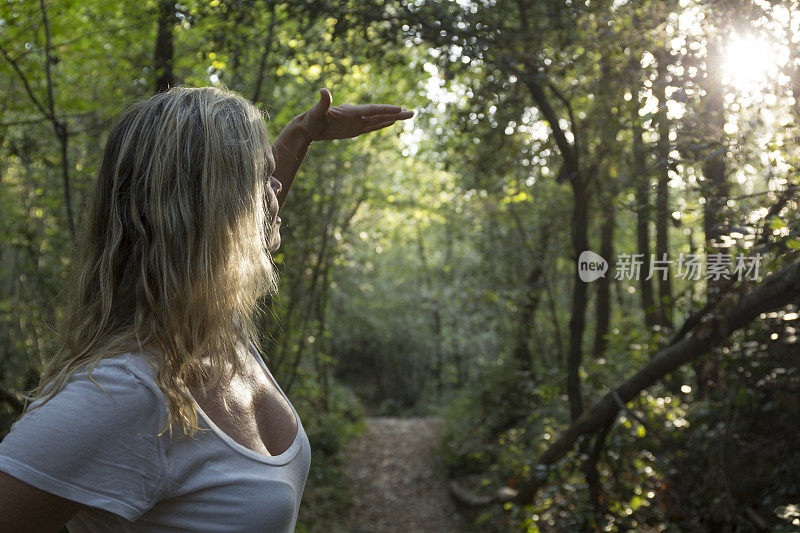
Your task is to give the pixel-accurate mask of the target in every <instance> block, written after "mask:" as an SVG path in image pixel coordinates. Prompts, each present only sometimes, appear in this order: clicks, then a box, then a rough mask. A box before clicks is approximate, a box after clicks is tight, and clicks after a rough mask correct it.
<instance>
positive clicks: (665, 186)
mask: <svg viewBox="0 0 800 533" xmlns="http://www.w3.org/2000/svg"><path fill="white" fill-rule="evenodd" d="M668 57H669V54H668V53H666V51H662V52H661V53H660V54H658V66H657V72H658V74H657V77H656V80H655V82H654V83H653V95H654V96H655V97H656V98H658V105H659V111H658V113H657V114H656V117H657V118H656V120H657V121H658V142H657V143H656V160H657V161H658V164H657V165H656V169H657V170H656V172H657V173H658V178H657V181H656V259H658V260H660V261H668V259H669V217H670V213H669V169H670V163H669V161H670V158H669V157H670V156H669V153H670V140H669V130H670V124H669V119H667V104H666V102H667V92H666V88H667V76H668V75H669V72H668V71H667V58H668ZM662 264H663V265H665V266H666V267H667V273H666V275H664V274H663V273H661V272H659V273H658V281H657V283H658V310H659V313H658V318H659V322H660V323H661V325H662V326H663V327H666V328H669V329H671V328H672V281H671V273H670V272H669V265H670V263H669V262H666V263H662Z"/></svg>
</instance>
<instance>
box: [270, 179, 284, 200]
mask: <svg viewBox="0 0 800 533" xmlns="http://www.w3.org/2000/svg"><path fill="white" fill-rule="evenodd" d="M269 186H270V187H272V190H273V191H275V195H276V196H277V195H278V193H279V192H281V189H283V185H281V182H280V181H278V180H277V179H275V178H274V177H270V178H269Z"/></svg>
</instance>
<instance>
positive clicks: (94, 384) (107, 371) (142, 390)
mask: <svg viewBox="0 0 800 533" xmlns="http://www.w3.org/2000/svg"><path fill="white" fill-rule="evenodd" d="M48 389H49V387H47V388H45V391H44V392H45V393H47V391H48ZM43 400H44V398H39V399H37V400H35V401H34V402H32V403H31V404H30V406H29V408H28V409H27V410H26V411H32V412H36V410H37V408H38V407H39V405H40V404H44V405H42V407H47V406H48V404H50V405H51V406H50V407H49V410H60V409H65V410H71V409H75V408H81V409H86V412H87V413H89V412H95V411H100V412H101V413H102V414H103V415H108V414H109V411H110V412H112V413H114V414H113V416H120V415H124V413H125V412H129V413H131V415H133V416H136V414H141V413H142V412H148V411H149V412H153V411H160V410H161V409H160V406H162V405H163V403H164V395H163V393H162V392H161V389H159V387H158V385H157V384H156V369H155V367H154V366H153V364H152V363H151V362H150V359H149V358H148V357H146V356H143V355H140V354H136V353H123V354H119V355H115V356H111V357H105V358H103V359H100V360H99V361H97V362H95V363H93V364H88V365H86V366H83V367H81V368H79V369H78V370H77V371H76V372H75V373H74V374H73V375H72V376H70V378H69V379H68V380H67V382H66V383H65V384H64V386H63V387H62V388H61V390H59V391H58V392H57V393H56V394H55V395H54V396H53V397H52V398H50V399H49V401H47V402H43ZM56 406H58V407H59V408H60V409H55V408H56ZM159 418H160V417H159Z"/></svg>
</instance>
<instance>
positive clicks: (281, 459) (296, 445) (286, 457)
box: [186, 340, 303, 466]
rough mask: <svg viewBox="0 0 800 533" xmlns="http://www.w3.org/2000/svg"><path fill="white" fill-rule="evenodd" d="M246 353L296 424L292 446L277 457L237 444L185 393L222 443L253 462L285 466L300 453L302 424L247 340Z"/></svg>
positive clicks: (187, 390) (290, 403) (187, 391)
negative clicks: (258, 367) (266, 378)
mask: <svg viewBox="0 0 800 533" xmlns="http://www.w3.org/2000/svg"><path fill="white" fill-rule="evenodd" d="M247 351H248V352H250V354H251V355H252V356H253V357H254V358H255V359H256V360H257V361H258V363H259V365H260V366H261V368H263V369H264V373H265V374H266V375H267V377H268V378H269V379H270V381H272V383H273V385H275V387H276V388H277V389H278V392H280V393H281V396H283V398H284V399H285V400H286V403H288V404H289V407H291V408H292V413H294V419H295V422H296V425H297V434H296V435H295V436H294V440H293V441H292V444H290V445H289V447H288V448H287V449H286V450H284V452H283V453H280V454H278V455H264V454H263V453H260V452H257V451H255V450H251V449H250V448H248V447H247V446H244V445H242V444H239V443H238V442H236V441H235V440H234V439H233V438H232V437H231V436H230V435H228V434H227V433H225V432H224V431H222V429H220V428H219V426H217V425H216V424H215V423H214V421H213V420H211V417H210V416H208V415H207V414H206V412H205V411H203V408H202V407H200V404H199V403H197V400H195V399H194V396H192V394H191V392H189V389H188V387H186V393H187V394H188V395H189V397H190V398H191V399H192V402H194V405H195V407H196V408H197V411H198V413H199V414H200V415H202V417H203V418H204V419H205V421H206V422H208V425H209V428H208V429H210V430H211V431H212V432H213V433H215V434H216V435H217V436H218V437H219V438H220V439H221V440H222V441H223V442H225V443H226V444H227V445H228V446H230V447H231V448H232V449H233V450H235V451H237V452H239V453H240V454H242V455H244V456H246V457H248V458H250V459H253V460H255V461H258V462H261V463H266V464H269V465H274V466H282V465H285V464H287V463H289V462H291V461H292V459H294V457H295V456H296V455H297V452H299V451H300V447H301V432H302V429H303V426H302V424H301V422H300V415H298V414H297V410H296V409H295V408H294V405H292V402H290V401H289V398H288V397H287V396H286V394H285V393H284V392H283V389H281V387H280V385H278V382H277V381H276V380H275V378H274V377H272V372H270V371H269V369H268V368H267V365H266V364H265V363H264V361H263V360H262V359H261V357H260V356H258V355H257V354H256V353H255V352H254V351H253V343H252V342H251V341H249V340H248V347H247ZM202 429H206V428H202Z"/></svg>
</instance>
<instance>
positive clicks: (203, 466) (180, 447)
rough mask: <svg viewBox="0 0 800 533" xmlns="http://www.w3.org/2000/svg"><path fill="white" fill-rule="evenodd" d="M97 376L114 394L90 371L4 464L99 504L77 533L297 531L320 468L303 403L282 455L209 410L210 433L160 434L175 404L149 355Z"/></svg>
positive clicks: (84, 513) (36, 420) (109, 365)
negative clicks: (243, 439)
mask: <svg viewBox="0 0 800 533" xmlns="http://www.w3.org/2000/svg"><path fill="white" fill-rule="evenodd" d="M250 352H251V353H252V354H253V355H254V356H255V357H256V359H257V360H258V361H259V363H261V366H262V367H263V368H264V370H265V372H266V373H267V375H268V376H269V378H270V379H271V380H272V381H273V382H274V381H275V380H274V378H273V377H272V374H271V373H270V372H269V369H267V367H266V365H265V364H264V363H263V361H262V360H261V357H260V356H258V355H257V353H254V350H253V349H252V345H251V350H250ZM92 378H93V379H94V381H96V382H97V383H98V384H99V385H100V386H101V387H103V389H105V390H106V391H107V392H108V395H106V394H105V393H104V392H103V391H102V390H100V389H98V388H97V386H96V385H95V384H94V383H92V382H91V381H90V380H89V376H88V373H87V371H86V370H83V371H81V372H78V373H76V374H75V375H74V376H73V377H72V379H71V380H70V381H69V382H68V383H67V385H66V386H65V387H64V389H62V390H61V391H60V392H59V393H58V394H56V395H55V396H54V397H53V398H52V399H51V400H50V401H49V402H47V403H46V404H45V405H43V406H42V407H41V408H39V409H35V410H33V411H30V412H26V414H25V415H24V416H22V417H21V418H20V419H19V420H17V421H16V422H15V423H14V425H12V426H11V431H10V432H9V433H8V435H7V436H6V437H5V438H4V439H3V441H2V442H0V471H2V472H5V473H7V474H9V475H11V476H13V477H15V478H17V479H20V480H21V481H24V482H25V483H28V484H29V485H33V486H34V487H37V488H39V489H41V490H44V491H47V492H50V493H52V494H55V495H57V496H61V497H63V498H66V499H69V500H73V501H76V502H80V503H83V504H85V505H88V506H90V507H87V508H85V509H83V510H81V511H80V512H78V513H77V514H76V515H75V516H74V518H72V519H71V520H70V521H69V522H68V523H67V527H68V528H69V531H70V533H81V532H98V531H113V532H150V531H153V532H155V531H158V532H170V531H196V532H213V533H220V532H225V531H230V532H241V533H244V532H248V533H249V532H253V533H255V532H259V533H272V532H291V531H294V528H295V523H296V521H297V512H298V510H299V506H300V499H301V498H302V496H303V488H304V486H305V482H306V478H307V476H308V470H309V467H310V463H311V448H310V446H309V443H308V438H307V436H306V433H305V431H304V430H303V426H302V424H301V423H300V417H299V415H298V414H297V411H296V410H295V408H294V406H292V411H293V412H294V415H295V417H296V420H297V436H296V437H295V439H294V442H293V443H292V445H291V446H290V447H289V449H288V450H286V451H285V452H284V453H282V454H280V455H276V456H272V457H270V456H266V455H263V454H261V453H258V452H256V451H253V450H250V449H248V448H246V447H245V446H242V445H241V444H239V443H237V442H236V441H234V440H233V439H232V438H231V437H229V436H228V435H226V434H225V433H223V432H222V431H221V430H220V429H219V428H218V427H217V426H216V425H215V424H214V423H213V421H212V420H211V419H210V418H209V417H208V416H206V415H205V413H203V412H202V410H201V409H200V410H199V413H198V414H199V425H200V427H201V428H208V429H205V430H204V431H198V432H197V434H196V436H195V437H194V438H193V439H187V438H185V437H183V435H182V433H181V431H180V430H177V431H175V432H174V438H173V439H170V437H169V433H164V434H163V435H161V436H159V435H158V433H159V431H160V430H161V428H162V427H163V425H164V424H165V423H166V418H167V410H166V402H165V398H164V396H163V394H162V392H161V390H160V389H159V388H158V386H157V385H156V382H155V369H154V368H153V366H151V364H150V363H149V362H148V361H146V360H145V359H144V358H143V357H142V356H139V355H136V354H123V355H120V356H117V357H111V358H108V359H105V360H103V361H101V362H100V363H99V364H98V365H97V366H96V367H95V368H94V370H93V371H92ZM276 386H277V383H276ZM278 390H280V392H281V394H282V395H283V397H284V398H286V395H285V394H284V393H283V390H281V389H280V387H278ZM286 401H287V402H288V401H289V400H288V398H287V399H286ZM39 403H40V400H37V401H36V402H33V404H32V405H31V407H33V406H34V405H38V404H39ZM289 405H290V406H291V402H290V403H289ZM198 407H199V406H198ZM43 512H46V510H43Z"/></svg>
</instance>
